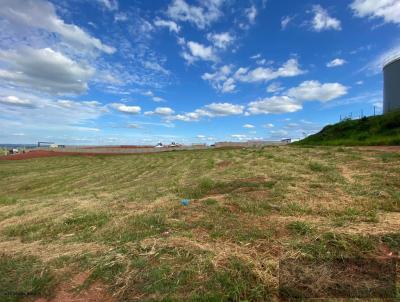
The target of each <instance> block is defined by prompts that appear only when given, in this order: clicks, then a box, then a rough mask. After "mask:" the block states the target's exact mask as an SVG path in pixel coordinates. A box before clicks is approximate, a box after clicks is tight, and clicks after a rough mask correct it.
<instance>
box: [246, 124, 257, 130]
mask: <svg viewBox="0 0 400 302" xmlns="http://www.w3.org/2000/svg"><path fill="white" fill-rule="evenodd" d="M255 127H256V126H254V125H252V124H244V125H243V128H246V129H254V128H255Z"/></svg>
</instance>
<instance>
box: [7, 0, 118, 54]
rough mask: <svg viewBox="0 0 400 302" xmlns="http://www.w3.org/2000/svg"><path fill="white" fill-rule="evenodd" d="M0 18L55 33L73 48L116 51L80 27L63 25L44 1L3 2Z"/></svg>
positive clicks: (12, 0)
mask: <svg viewBox="0 0 400 302" xmlns="http://www.w3.org/2000/svg"><path fill="white" fill-rule="evenodd" d="M110 3H111V2H110ZM0 16H2V17H3V18H5V19H7V20H8V21H9V22H12V23H17V24H22V25H25V26H28V27H34V28H39V29H43V30H46V31H47V32H51V33H56V34H58V35H59V36H60V37H61V38H62V39H63V40H64V41H65V42H67V43H68V44H70V45H72V46H74V47H79V48H82V47H84V48H88V49H97V50H100V51H102V52H105V53H108V54H112V53H114V52H115V51H116V49H115V48H114V47H112V46H108V45H106V44H103V43H102V42H101V41H100V40H99V39H97V38H94V37H92V36H91V35H89V34H88V33H86V32H85V31H84V30H83V29H81V28H80V27H78V26H76V25H74V24H67V23H65V22H64V20H62V19H61V18H60V17H59V16H58V15H57V13H56V10H55V8H54V6H53V4H51V3H50V2H47V1H44V0H29V1H25V0H3V1H2V3H1V10H0Z"/></svg>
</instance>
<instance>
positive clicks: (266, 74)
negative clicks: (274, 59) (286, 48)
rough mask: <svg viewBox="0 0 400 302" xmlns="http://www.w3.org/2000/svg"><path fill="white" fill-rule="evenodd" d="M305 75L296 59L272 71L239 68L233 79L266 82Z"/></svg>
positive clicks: (261, 68) (263, 68) (270, 69)
mask: <svg viewBox="0 0 400 302" xmlns="http://www.w3.org/2000/svg"><path fill="white" fill-rule="evenodd" d="M303 73H305V71H303V70H301V68H300V66H299V63H298V61H297V59H289V60H288V61H287V62H286V63H285V64H283V65H282V66H281V67H279V68H278V69H275V70H274V69H272V68H268V67H257V68H255V69H252V70H249V69H248V68H243V67H241V68H239V69H238V70H237V71H236V73H235V75H234V77H235V79H236V80H238V81H241V82H248V83H253V82H267V81H270V80H274V79H277V78H280V77H284V78H285V77H294V76H298V75H300V74H303Z"/></svg>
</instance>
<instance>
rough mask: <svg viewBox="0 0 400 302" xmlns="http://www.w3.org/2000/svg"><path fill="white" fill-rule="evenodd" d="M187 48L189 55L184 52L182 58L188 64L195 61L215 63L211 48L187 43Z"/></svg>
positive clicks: (191, 42)
mask: <svg viewBox="0 0 400 302" xmlns="http://www.w3.org/2000/svg"><path fill="white" fill-rule="evenodd" d="M187 47H188V50H189V51H190V53H187V52H184V53H183V58H184V59H185V60H186V61H188V63H193V62H194V61H196V60H204V61H216V59H217V56H216V55H215V53H214V49H213V48H212V47H211V46H204V45H203V44H200V43H197V42H193V41H189V42H188V43H187Z"/></svg>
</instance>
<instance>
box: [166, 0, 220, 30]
mask: <svg viewBox="0 0 400 302" xmlns="http://www.w3.org/2000/svg"><path fill="white" fill-rule="evenodd" d="M222 4H223V0H203V1H199V6H195V5H190V4H188V3H186V1H185V0H173V1H172V3H171V4H170V5H169V7H168V10H167V15H168V16H169V17H170V18H171V19H173V20H175V21H184V22H189V23H192V24H194V25H196V26H197V27H198V28H200V29H203V28H205V27H207V26H209V25H210V24H211V23H213V22H214V21H216V20H218V19H219V18H220V17H221V16H222V12H221V9H220V8H221V6H222Z"/></svg>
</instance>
